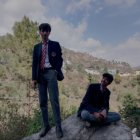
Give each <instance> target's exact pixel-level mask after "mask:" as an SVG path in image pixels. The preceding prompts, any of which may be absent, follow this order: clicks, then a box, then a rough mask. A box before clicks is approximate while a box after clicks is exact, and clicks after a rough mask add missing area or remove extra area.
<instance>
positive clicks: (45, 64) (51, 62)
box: [32, 23, 64, 138]
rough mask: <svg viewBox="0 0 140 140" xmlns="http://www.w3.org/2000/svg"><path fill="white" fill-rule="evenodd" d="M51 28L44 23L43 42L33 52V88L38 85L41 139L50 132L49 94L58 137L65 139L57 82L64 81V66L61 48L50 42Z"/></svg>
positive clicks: (40, 29) (41, 32)
mask: <svg viewBox="0 0 140 140" xmlns="http://www.w3.org/2000/svg"><path fill="white" fill-rule="evenodd" d="M50 32H51V26H50V25H49V24H48V23H42V24H40V26H39V33H40V36H41V38H42V42H40V43H38V44H36V45H35V46H34V50H33V61H32V86H33V87H34V88H35V87H36V84H38V88H39V103H40V108H41V112H42V118H43V124H44V127H43V129H42V130H41V132H40V137H44V136H45V135H46V134H47V132H48V131H49V130H50V125H49V120H48V94H49V99H50V102H51V106H52V110H53V115H54V120H55V124H56V136H57V137H58V138H60V137H63V132H62V128H61V116H60V106H59V91H58V83H57V80H59V81H61V80H63V79H64V76H63V73H62V71H61V67H62V64H63V59H62V52H61V47H60V45H59V43H58V42H56V41H51V40H49V35H50Z"/></svg>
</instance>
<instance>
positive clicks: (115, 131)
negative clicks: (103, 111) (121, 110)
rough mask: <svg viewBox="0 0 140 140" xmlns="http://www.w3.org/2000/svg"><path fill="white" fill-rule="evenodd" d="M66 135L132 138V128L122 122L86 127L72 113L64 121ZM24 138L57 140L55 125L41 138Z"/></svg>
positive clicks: (85, 139)
mask: <svg viewBox="0 0 140 140" xmlns="http://www.w3.org/2000/svg"><path fill="white" fill-rule="evenodd" d="M62 129H63V133H64V137H63V138H61V140H132V134H131V130H130V129H129V128H128V127H127V126H126V125H124V124H123V123H121V122H117V123H116V124H111V125H109V126H104V127H100V128H99V127H98V128H96V130H95V129H94V128H88V129H87V128H85V125H84V122H83V121H81V120H80V119H78V118H77V117H76V115H72V116H70V117H69V118H67V119H66V120H64V121H63V122H62ZM22 140H57V138H56V134H55V127H53V128H52V129H51V130H50V131H49V132H48V134H47V135H46V136H45V137H43V138H39V134H38V133H36V134H33V135H32V136H29V137H25V138H23V139H22Z"/></svg>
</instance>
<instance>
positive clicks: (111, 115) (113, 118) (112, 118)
mask: <svg viewBox="0 0 140 140" xmlns="http://www.w3.org/2000/svg"><path fill="white" fill-rule="evenodd" d="M120 119H121V117H120V115H119V114H118V113H116V112H108V114H107V118H106V119H105V120H104V121H103V125H106V124H109V123H112V122H117V121H119V120H120Z"/></svg>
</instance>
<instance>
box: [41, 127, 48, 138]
mask: <svg viewBox="0 0 140 140" xmlns="http://www.w3.org/2000/svg"><path fill="white" fill-rule="evenodd" d="M50 129H51V127H50V126H48V127H44V128H43V129H42V130H41V131H40V133H39V136H40V137H44V136H45V135H46V134H47V133H48V132H49V130H50Z"/></svg>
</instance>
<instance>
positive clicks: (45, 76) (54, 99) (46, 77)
mask: <svg viewBox="0 0 140 140" xmlns="http://www.w3.org/2000/svg"><path fill="white" fill-rule="evenodd" d="M38 86H39V103H40V108H41V112H42V118H43V123H44V127H47V126H49V120H48V94H49V99H50V102H51V107H52V111H53V115H54V120H55V124H56V125H57V126H60V125H61V117H60V106H59V91H58V83H57V73H56V71H55V70H52V69H51V70H47V71H45V72H44V73H42V74H41V75H40V83H39V85H38Z"/></svg>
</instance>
